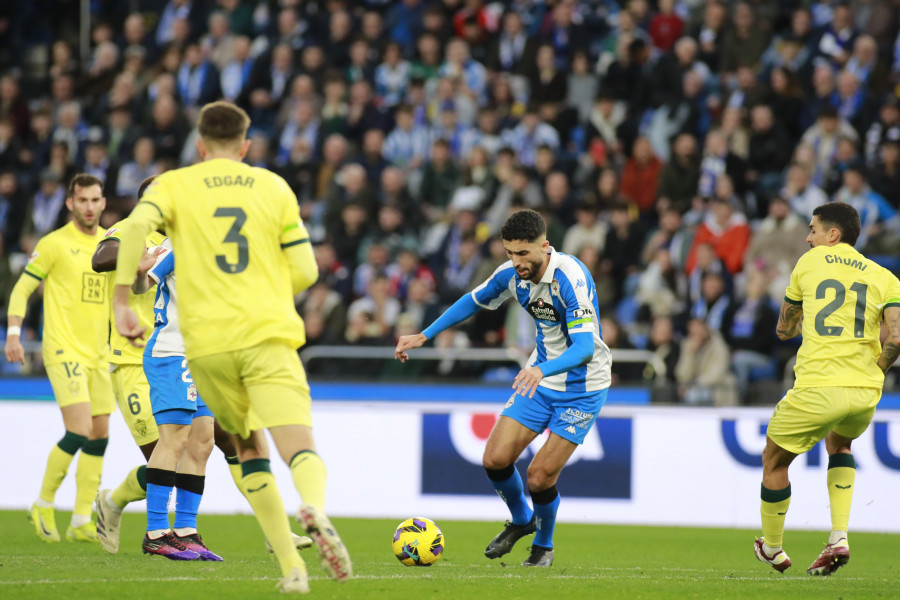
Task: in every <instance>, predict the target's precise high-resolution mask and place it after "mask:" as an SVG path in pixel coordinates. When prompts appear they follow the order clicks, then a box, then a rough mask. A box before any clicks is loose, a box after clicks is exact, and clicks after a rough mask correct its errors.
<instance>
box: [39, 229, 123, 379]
mask: <svg viewBox="0 0 900 600" xmlns="http://www.w3.org/2000/svg"><path fill="white" fill-rule="evenodd" d="M104 233H106V230H105V229H102V228H98V229H97V233H95V234H94V235H88V234H86V233H82V232H81V231H79V230H78V228H76V227H75V224H74V223H72V222H69V223H67V224H66V225H64V226H62V227H60V228H59V229H57V230H56V231H52V232H50V233H48V234H47V235H45V236H44V237H42V238H41V240H40V241H39V242H38V243H37V246H36V247H35V249H34V253H32V255H31V258H30V259H29V260H28V264H27V265H26V266H25V273H26V274H28V275H30V276H31V277H34V278H35V279H38V280H40V281H43V282H44V333H43V340H42V341H43V355H44V364H45V365H47V366H52V365H56V364H59V363H63V362H78V363H81V364H82V365H84V366H85V367H87V368H92V369H96V368H103V369H105V368H106V356H107V348H108V346H107V332H108V331H109V299H108V296H107V292H106V286H107V280H106V276H105V275H103V274H100V273H95V272H94V270H93V269H92V268H91V257H92V256H93V255H94V249H95V248H96V247H97V243H98V242H100V240H101V239H103V235H104Z"/></svg>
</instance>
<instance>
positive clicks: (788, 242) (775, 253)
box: [744, 167, 824, 298]
mask: <svg viewBox="0 0 900 600" xmlns="http://www.w3.org/2000/svg"><path fill="white" fill-rule="evenodd" d="M794 168H798V169H799V167H792V169H794ZM789 181H790V178H789ZM823 203H824V201H823ZM810 217H811V216H810ZM808 233H809V220H808V219H806V217H804V219H801V218H800V217H799V216H797V214H796V213H794V212H791V207H790V205H789V204H788V200H787V199H786V197H785V196H783V195H782V196H775V197H774V198H772V201H771V202H769V215H768V216H767V217H766V218H765V219H763V220H762V222H760V224H759V226H758V227H757V228H756V230H755V231H754V232H753V239H752V240H751V242H750V246H749V247H748V248H747V253H746V254H745V255H744V264H745V265H746V266H747V268H751V267H752V268H753V269H755V270H757V271H761V272H763V273H765V274H766V277H767V278H768V279H769V281H770V282H771V285H770V286H769V295H770V296H771V297H773V298H780V297H781V296H782V295H783V292H784V290H785V289H787V286H788V282H789V279H790V275H791V271H793V269H794V265H795V264H797V260H798V259H799V258H800V257H801V256H802V255H803V254H804V253H805V252H806V251H807V250H809V244H807V243H806V236H807V234H808Z"/></svg>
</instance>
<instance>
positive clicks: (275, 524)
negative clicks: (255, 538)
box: [241, 458, 306, 577]
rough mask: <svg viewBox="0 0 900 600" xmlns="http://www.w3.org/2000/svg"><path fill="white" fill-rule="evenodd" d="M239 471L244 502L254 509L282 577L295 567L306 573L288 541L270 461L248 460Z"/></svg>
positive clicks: (289, 535)
mask: <svg viewBox="0 0 900 600" xmlns="http://www.w3.org/2000/svg"><path fill="white" fill-rule="evenodd" d="M241 468H242V469H243V473H244V478H243V481H242V486H243V489H244V490H246V496H247V500H248V501H249V502H250V506H251V507H252V508H253V513H254V514H255V515H256V520H257V521H259V526H260V527H261V528H262V530H263V534H265V536H266V539H267V540H269V544H270V545H271V546H272V551H273V552H274V553H275V558H277V559H278V564H279V565H280V566H281V572H282V574H283V575H284V576H285V577H287V576H288V575H289V574H290V573H291V571H292V570H293V569H294V568H300V569H301V570H302V571H303V572H304V573H305V572H306V564H305V563H304V562H303V559H302V558H300V553H299V552H297V548H295V547H294V541H293V540H292V539H291V526H290V523H288V517H287V513H286V512H285V511H284V502H283V501H282V500H281V494H279V493H278V486H277V484H276V483H275V477H274V476H273V475H272V472H271V470H270V469H269V460H268V459H266V458H256V459H253V460H248V461H246V462H244V463H243V464H242V465H241Z"/></svg>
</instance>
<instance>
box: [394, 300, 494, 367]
mask: <svg viewBox="0 0 900 600" xmlns="http://www.w3.org/2000/svg"><path fill="white" fill-rule="evenodd" d="M480 309H481V307H480V306H478V305H477V304H475V300H474V299H473V298H472V294H466V295H465V296H463V297H462V298H460V299H459V300H457V301H456V302H454V303H453V305H452V306H451V307H450V308H448V309H447V310H445V311H444V314H442V315H441V316H440V317H438V318H437V319H435V321H434V323H432V324H431V325H429V326H428V327H426V328H425V331H423V332H422V333H417V334H415V335H404V336H402V337H401V338H400V341H399V342H398V344H397V348H396V349H395V350H394V358H396V359H397V360H399V361H400V362H406V361H407V360H408V359H409V356H408V355H407V354H406V350H411V349H413V348H418V347H420V346H422V345H424V344H425V342H427V341H428V340H431V339H434V337H435V336H436V335H437V334H439V333H440V332H442V331H444V330H445V329H448V328H450V327H453V326H454V325H456V324H457V323H462V322H463V321H465V320H466V319H468V318H469V317H471V316H472V315H474V314H475V313H477V312H478V311H479V310H480Z"/></svg>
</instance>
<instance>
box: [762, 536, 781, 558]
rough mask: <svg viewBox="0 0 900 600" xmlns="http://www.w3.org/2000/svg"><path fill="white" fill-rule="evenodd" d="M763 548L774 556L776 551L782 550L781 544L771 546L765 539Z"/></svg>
mask: <svg viewBox="0 0 900 600" xmlns="http://www.w3.org/2000/svg"><path fill="white" fill-rule="evenodd" d="M763 550H765V552H766V554H768V555H769V556H772V555H774V554H775V553H776V552H778V551H780V550H781V546H770V545H768V544H767V543H766V542H765V540H763Z"/></svg>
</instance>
